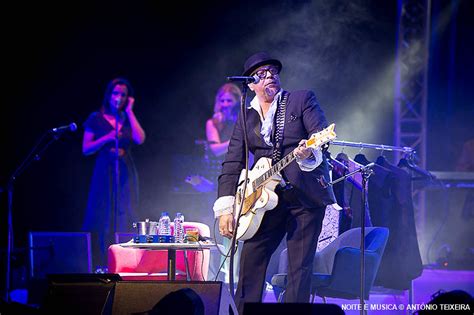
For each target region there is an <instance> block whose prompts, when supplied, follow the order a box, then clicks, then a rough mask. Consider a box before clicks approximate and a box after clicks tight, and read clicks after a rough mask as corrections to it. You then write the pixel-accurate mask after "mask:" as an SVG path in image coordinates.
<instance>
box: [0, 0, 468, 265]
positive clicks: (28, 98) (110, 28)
mask: <svg viewBox="0 0 474 315" xmlns="http://www.w3.org/2000/svg"><path fill="white" fill-rule="evenodd" d="M396 6H397V3H396V1H383V2H381V1H363V0H359V1H350V2H349V1H191V2H187V1H172V2H168V1H164V2H163V1H162V2H160V1H135V2H133V3H132V2H131V1H130V2H121V1H114V2H99V3H98V2H96V3H87V2H79V1H77V2H68V3H67V4H65V3H63V4H59V5H58V4H54V5H53V4H48V3H46V2H41V3H34V4H26V3H18V4H16V5H10V7H5V8H4V9H3V15H4V16H5V18H3V19H2V22H1V23H2V47H3V48H2V56H3V57H2V59H3V62H2V70H3V71H2V74H3V82H4V83H3V85H4V87H5V88H4V89H3V91H2V97H3V102H2V115H1V117H2V124H1V128H2V129H1V135H0V136H1V138H0V139H1V142H0V144H1V148H2V149H1V151H2V154H1V155H2V163H1V164H0V183H1V185H2V187H3V188H4V187H5V185H6V182H7V180H8V177H9V176H10V175H11V174H12V172H13V171H14V170H15V169H16V168H17V167H18V166H19V164H20V163H21V161H22V160H23V159H24V158H25V157H26V156H27V154H28V153H29V151H30V150H31V149H32V148H33V146H34V145H35V143H36V141H37V140H38V139H39V138H40V137H41V136H42V135H43V134H44V133H45V132H46V131H47V130H49V129H51V128H53V127H58V126H61V125H66V124H69V123H71V122H76V123H77V124H78V125H79V127H80V128H79V130H78V131H77V132H76V133H72V134H66V135H64V136H63V137H61V138H60V139H59V140H58V141H57V142H55V143H53V144H52V145H51V146H50V147H49V148H48V150H47V151H46V152H45V153H44V154H43V156H42V158H41V159H40V160H39V161H36V162H34V163H33V164H32V165H30V167H29V168H27V169H26V171H25V172H24V173H23V174H21V175H20V176H19V177H18V179H17V181H16V182H15V186H14V187H15V191H14V199H13V224H14V233H15V234H14V235H15V246H16V247H18V248H21V247H24V246H26V239H27V233H28V231H78V230H79V229H80V227H81V224H82V218H83V215H84V210H85V206H86V201H87V193H88V187H89V180H90V176H91V175H92V167H93V163H94V157H85V156H83V155H82V152H81V145H82V133H83V129H82V128H81V125H82V123H83V122H84V121H85V119H86V118H87V116H88V115H89V114H90V113H91V112H92V111H95V110H97V109H98V108H99V106H100V103H101V100H102V97H103V93H104V90H105V87H106V85H107V83H108V82H109V81H110V80H111V79H112V78H114V77H116V76H124V77H126V78H128V79H129V80H130V81H131V83H132V85H133V86H134V88H135V93H136V103H135V104H136V106H135V113H136V115H137V117H138V118H139V120H140V122H141V123H142V126H143V128H144V129H145V131H146V133H147V139H146V142H145V143H144V144H143V145H142V146H138V147H135V148H134V151H133V154H134V158H135V162H136V165H137V168H138V173H139V178H140V194H141V200H140V202H141V203H140V204H141V206H140V213H141V215H142V217H143V219H144V218H150V219H157V218H158V216H159V214H160V213H161V211H163V210H168V211H170V213H171V214H173V213H175V212H177V211H182V212H184V214H185V218H186V220H188V221H204V222H206V223H208V224H210V225H212V210H211V209H210V208H208V201H206V200H202V199H203V197H202V196H199V195H196V194H194V195H193V194H192V193H189V191H188V190H186V187H185V184H184V183H183V180H184V176H186V175H187V174H186V172H188V173H197V172H198V171H197V170H192V168H193V165H195V164H193V163H195V162H194V161H195V160H196V159H199V158H200V153H201V151H200V150H199V149H200V148H199V147H197V146H196V145H195V144H194V141H195V140H196V139H202V138H204V136H205V135H204V125H205V121H206V119H207V118H208V117H210V116H211V115H212V112H213V101H214V95H215V92H216V90H217V88H218V87H219V86H220V85H221V84H223V83H225V79H226V77H227V76H229V75H240V74H241V72H242V65H243V62H244V60H245V59H246V58H247V57H248V56H249V55H250V54H252V53H254V52H256V51H260V50H266V51H269V52H270V53H271V54H273V55H274V56H276V57H277V58H279V59H280V60H281V61H282V62H283V65H284V66H283V71H282V73H281V77H282V83H283V87H284V88H286V89H289V90H292V89H312V90H314V91H316V94H317V95H318V97H319V100H320V103H321V105H322V107H323V109H324V110H325V113H326V116H327V118H328V120H329V121H330V122H336V124H337V126H338V127H337V131H338V138H339V139H342V140H348V141H357V142H358V141H362V142H370V143H379V144H389V145H393V143H394V142H393V139H394V134H393V130H394V128H393V124H394V123H393V121H394V118H393V117H394V116H393V94H394V92H393V87H394V71H393V70H394V62H395V48H396V30H397V12H396ZM472 9H473V3H472V2H471V1H433V12H432V13H433V15H432V27H431V38H430V60H429V65H430V69H429V99H428V118H429V121H428V159H427V160H428V168H429V169H430V170H444V171H452V170H454V165H455V161H456V158H457V156H458V155H459V151H460V149H461V147H462V144H463V142H464V141H466V140H467V139H469V138H472V137H474V128H473V126H472V125H473V123H472V122H473V121H474V106H473V105H474V92H473V88H472V87H473V79H472V74H473V73H474V68H473V63H472V56H473V55H474V51H473V43H474V41H473V35H472V34H474V27H473V26H474V22H473V21H472V12H473V10H472ZM251 96H252V95H250V96H249V97H251ZM338 151H339V148H334V149H333V151H332V153H333V154H334V155H335V154H337V152H338ZM357 151H358V150H351V149H346V150H345V152H346V153H348V154H349V155H353V154H356V153H357ZM364 153H365V154H366V155H367V156H368V157H369V158H374V157H376V156H377V154H378V152H371V151H370V150H367V151H364ZM389 154H390V153H387V155H388V157H389V158H390V156H389ZM183 192H184V193H183ZM1 198H2V199H1V200H2V208H1V209H2V210H1V214H2V218H1V222H2V226H1V230H0V231H1V234H2V235H1V239H2V243H1V246H2V248H4V247H5V244H6V241H5V240H6V224H5V222H6V209H7V208H6V206H7V205H6V199H7V195H6V193H5V192H2V194H1ZM204 199H205V198H204ZM457 208H459V207H455V211H454V212H453V214H452V215H453V216H457V212H459V211H460V210H456V209H457ZM444 210H445V209H430V212H429V213H430V217H431V216H432V217H438V215H437V212H441V213H444ZM456 211H457V212H456ZM445 232H446V233H448V234H452V233H451V232H450V231H445ZM430 233H433V232H430ZM471 236H472V234H471ZM420 237H421V238H424V239H426V240H427V241H429V240H431V239H432V237H433V235H432V234H430V235H423V236H420ZM470 239H471V240H472V239H473V238H472V237H471V238H470ZM462 241H463V242H466V243H467V244H469V241H468V240H467V239H463V240H462ZM455 242H459V240H456V241H455ZM471 242H472V241H471ZM421 246H422V248H425V246H424V244H421ZM463 246H464V245H463ZM466 246H467V245H466ZM469 246H471V247H472V243H471V244H470V245H469ZM422 257H423V259H425V257H424V255H422Z"/></svg>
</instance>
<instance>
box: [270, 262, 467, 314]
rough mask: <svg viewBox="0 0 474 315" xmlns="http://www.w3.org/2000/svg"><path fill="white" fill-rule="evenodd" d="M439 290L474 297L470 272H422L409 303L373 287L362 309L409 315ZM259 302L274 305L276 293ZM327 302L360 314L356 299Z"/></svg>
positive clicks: (394, 293) (405, 293)
mask: <svg viewBox="0 0 474 315" xmlns="http://www.w3.org/2000/svg"><path fill="white" fill-rule="evenodd" d="M439 290H443V291H452V290H464V291H466V292H468V293H469V294H471V295H472V296H474V270H466V271H465V270H440V269H424V270H423V273H422V275H421V276H420V277H418V278H417V279H415V280H414V281H413V300H412V302H410V301H409V291H408V290H407V291H398V290H389V289H385V288H378V287H376V288H373V290H372V291H371V294H370V299H369V301H366V307H365V308H366V309H367V310H368V312H367V314H369V315H377V314H381V315H402V314H413V313H414V311H412V310H409V309H408V308H411V309H415V310H418V309H419V308H420V307H422V305H423V304H427V303H428V302H429V301H430V300H431V299H432V298H431V296H432V295H433V294H434V293H436V292H438V291H439ZM263 301H264V302H265V303H276V302H277V297H276V294H275V293H274V292H273V290H272V289H271V287H267V290H266V291H265V294H264V299H263ZM314 303H323V300H322V299H321V298H320V297H316V298H315V299H314ZM327 303H333V304H337V305H339V306H341V308H343V309H344V312H345V313H346V315H358V314H360V309H359V307H360V303H359V300H343V299H336V298H328V299H327ZM471 311H473V310H471ZM448 313H449V312H447V313H446V314H448Z"/></svg>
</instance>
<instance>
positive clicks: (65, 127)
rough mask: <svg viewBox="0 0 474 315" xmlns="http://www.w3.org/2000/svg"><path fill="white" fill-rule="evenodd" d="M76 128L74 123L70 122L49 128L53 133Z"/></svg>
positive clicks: (72, 130)
mask: <svg viewBox="0 0 474 315" xmlns="http://www.w3.org/2000/svg"><path fill="white" fill-rule="evenodd" d="M76 130H77V125H76V123H72V124H69V125H67V126H61V127H57V128H53V129H51V132H52V133H55V134H60V133H63V132H66V131H71V132H74V131H76Z"/></svg>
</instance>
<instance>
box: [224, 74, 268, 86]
mask: <svg viewBox="0 0 474 315" xmlns="http://www.w3.org/2000/svg"><path fill="white" fill-rule="evenodd" d="M227 81H234V82H235V81H237V82H244V83H247V84H248V83H253V84H257V83H258V82H260V78H259V77H258V76H257V75H254V76H251V77H246V76H233V77H227Z"/></svg>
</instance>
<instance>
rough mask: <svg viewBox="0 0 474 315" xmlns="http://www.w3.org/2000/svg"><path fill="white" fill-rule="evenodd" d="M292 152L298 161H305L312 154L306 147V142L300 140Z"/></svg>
mask: <svg viewBox="0 0 474 315" xmlns="http://www.w3.org/2000/svg"><path fill="white" fill-rule="evenodd" d="M294 152H295V155H296V157H297V158H298V159H300V160H306V159H307V158H309V157H310V155H311V153H313V152H312V151H311V149H310V148H307V147H306V140H301V141H300V143H299V144H298V147H297V148H296V149H295V151H294Z"/></svg>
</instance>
